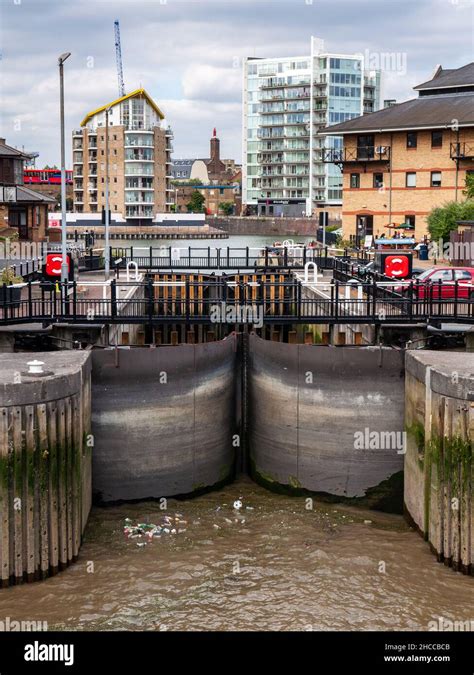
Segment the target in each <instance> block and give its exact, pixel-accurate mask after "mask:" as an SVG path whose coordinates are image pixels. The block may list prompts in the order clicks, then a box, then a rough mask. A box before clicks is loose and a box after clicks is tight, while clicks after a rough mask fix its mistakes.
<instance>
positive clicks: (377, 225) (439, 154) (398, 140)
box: [343, 129, 474, 239]
mask: <svg viewBox="0 0 474 675" xmlns="http://www.w3.org/2000/svg"><path fill="white" fill-rule="evenodd" d="M458 141H459V142H464V141H467V142H470V143H474V129H465V130H460V131H459V137H458V133H457V132H455V131H452V130H450V129H445V130H444V131H443V144H442V147H441V148H432V147H431V131H419V132H418V137H417V147H416V148H407V147H406V132H395V133H393V134H389V133H381V134H375V145H376V146H390V147H391V166H392V170H391V176H390V172H389V166H388V164H387V163H386V162H378V161H377V162H374V161H368V162H366V163H365V164H363V163H361V162H358V163H353V164H352V163H350V164H346V165H345V166H344V176H343V186H344V191H343V230H344V236H345V237H346V238H348V237H349V235H354V234H356V220H357V215H358V214H359V215H372V216H373V222H374V234H375V235H383V234H387V233H388V232H389V230H388V228H386V227H384V226H385V225H387V224H388V223H389V221H390V222H391V223H397V224H399V223H403V222H405V217H406V216H407V215H412V216H415V237H416V238H417V239H421V238H422V237H423V235H424V234H426V233H427V225H426V217H427V215H428V214H429V212H430V211H431V209H433V208H434V207H436V206H441V205H442V204H444V203H445V202H448V201H453V200H455V199H456V197H457V199H458V201H459V200H462V199H464V196H463V194H462V190H463V188H464V181H465V177H466V170H467V169H469V168H470V169H474V162H473V161H464V162H463V163H460V166H459V171H457V170H456V162H454V161H453V160H452V159H451V158H450V144H451V143H455V142H458ZM356 145H357V136H356V135H346V136H345V138H344V147H345V148H346V149H348V150H355V148H356ZM432 171H440V172H441V187H432V186H431V172H432ZM407 172H415V173H416V187H414V188H411V187H407V186H406V173H407ZM354 173H357V174H359V180H360V187H359V188H351V174H354ZM374 173H383V186H382V188H374V187H373V180H374ZM390 178H391V181H390ZM390 182H391V186H390ZM390 195H391V217H390ZM392 232H393V231H392Z"/></svg>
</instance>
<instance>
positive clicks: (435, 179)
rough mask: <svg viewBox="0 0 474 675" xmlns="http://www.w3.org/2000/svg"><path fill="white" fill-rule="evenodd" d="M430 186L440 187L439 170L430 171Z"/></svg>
mask: <svg viewBox="0 0 474 675" xmlns="http://www.w3.org/2000/svg"><path fill="white" fill-rule="evenodd" d="M431 187H441V171H432V172H431Z"/></svg>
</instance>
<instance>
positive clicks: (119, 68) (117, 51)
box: [114, 20, 125, 96]
mask: <svg viewBox="0 0 474 675" xmlns="http://www.w3.org/2000/svg"><path fill="white" fill-rule="evenodd" d="M114 28H115V59H116V61H117V79H118V90H119V96H125V84H124V81H123V68H122V47H121V46H120V24H119V22H118V20H117V21H114Z"/></svg>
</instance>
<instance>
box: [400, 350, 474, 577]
mask: <svg viewBox="0 0 474 675" xmlns="http://www.w3.org/2000/svg"><path fill="white" fill-rule="evenodd" d="M405 382H406V389H405V392H406V406H405V410H406V413H405V422H406V430H407V453H406V457H405V509H406V513H407V516H408V517H409V520H410V521H411V522H412V523H413V524H414V525H415V526H416V528H417V529H418V530H419V531H420V533H421V534H422V535H423V537H424V538H425V539H426V540H427V541H428V542H429V544H430V546H431V548H432V550H433V551H434V553H435V554H436V556H437V557H438V560H439V561H444V562H445V564H447V565H450V566H452V567H453V568H454V569H456V570H460V571H462V572H464V573H466V574H468V573H470V574H473V572H474V499H473V490H474V475H473V471H474V461H473V449H472V442H473V438H474V354H465V353H464V354H462V353H459V352H437V351H436V352H435V351H414V350H413V351H408V352H407V354H406V379H405Z"/></svg>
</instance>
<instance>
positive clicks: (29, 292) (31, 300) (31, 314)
mask: <svg viewBox="0 0 474 675" xmlns="http://www.w3.org/2000/svg"><path fill="white" fill-rule="evenodd" d="M28 316H29V317H30V318H31V317H32V316H33V299H32V291H31V279H29V281H28Z"/></svg>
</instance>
